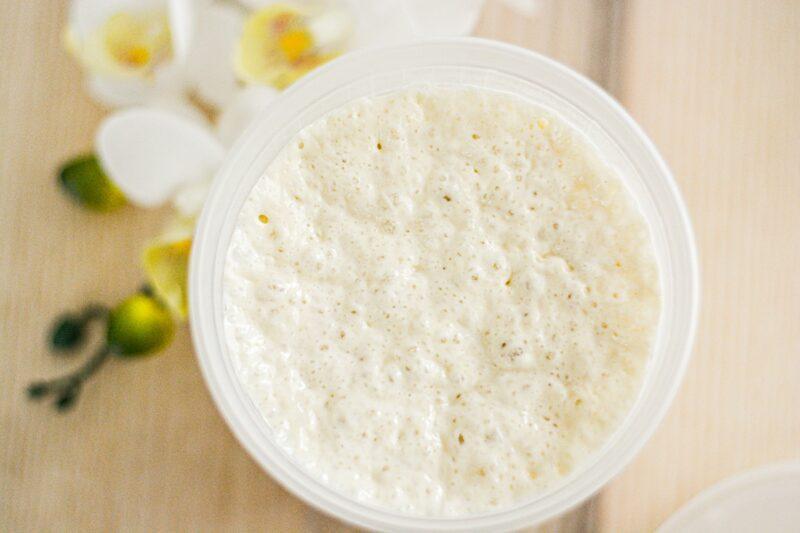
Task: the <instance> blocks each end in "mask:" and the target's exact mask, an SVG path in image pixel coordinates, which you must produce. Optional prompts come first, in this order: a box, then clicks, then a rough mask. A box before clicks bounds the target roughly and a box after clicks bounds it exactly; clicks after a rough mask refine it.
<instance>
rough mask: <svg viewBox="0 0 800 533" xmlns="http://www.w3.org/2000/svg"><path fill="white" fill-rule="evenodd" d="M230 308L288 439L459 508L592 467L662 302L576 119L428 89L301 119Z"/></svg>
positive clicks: (370, 492)
mask: <svg viewBox="0 0 800 533" xmlns="http://www.w3.org/2000/svg"><path fill="white" fill-rule="evenodd" d="M226 261H227V262H226V268H225V287H224V302H225V303H224V306H225V307H224V316H225V322H226V336H227V341H228V346H229V348H230V350H229V352H230V355H231V357H233V358H234V360H235V364H236V367H237V369H238V372H239V376H240V378H241V380H242V382H243V383H244V385H245V387H246V389H247V390H248V392H249V394H250V395H251V396H252V398H253V399H254V401H255V403H256V405H258V406H259V408H260V409H261V411H262V412H263V414H264V416H265V418H266V420H267V421H268V423H269V425H270V426H271V427H272V428H273V430H274V433H275V438H276V441H277V442H278V443H279V444H280V445H281V446H282V447H283V448H284V449H285V450H286V452H287V453H288V454H290V455H291V456H293V457H294V458H295V459H296V460H297V461H298V462H299V463H301V464H303V465H304V466H305V467H306V468H307V469H308V470H309V471H310V472H311V474H312V475H313V476H315V477H316V478H318V479H320V480H321V481H323V482H325V483H328V484H329V485H330V486H332V487H334V488H335V489H338V490H340V491H342V492H344V493H346V494H349V495H351V496H353V497H355V498H358V499H359V500H361V501H364V502H367V503H371V504H375V505H379V506H381V507H385V508H390V509H394V510H399V511H403V512H407V513H411V514H418V515H429V516H463V515H469V514H473V513H479V512H485V511H489V510H492V509H498V508H504V507H508V506H511V505H513V504H514V503H516V502H519V501H521V500H523V499H525V498H526V497H531V496H534V495H536V494H539V493H541V492H542V491H546V490H548V489H549V488H551V487H552V486H553V485H554V484H556V483H557V482H558V481H559V480H560V479H562V478H563V477H564V476H568V475H570V474H571V473H572V472H573V471H574V470H575V469H579V468H580V467H581V464H582V462H583V461H585V460H586V459H587V457H588V456H589V455H590V454H591V453H592V452H593V451H596V450H597V449H598V448H600V447H601V446H602V445H603V444H604V442H605V441H606V440H607V439H608V437H609V436H610V435H611V433H612V432H613V430H614V429H615V428H616V427H617V426H618V425H619V423H620V422H621V421H622V419H623V418H624V417H625V415H626V414H627V412H628V410H629V409H630V408H631V406H632V404H633V401H634V400H635V398H636V395H637V393H638V390H639V387H640V385H641V381H642V378H643V373H644V370H645V367H646V364H647V361H648V358H649V354H650V351H651V347H652V343H653V339H654V335H655V331H656V326H657V322H658V318H659V312H660V298H659V283H658V272H657V266H656V263H655V259H654V254H653V252H652V245H651V242H650V236H649V232H648V229H647V226H646V223H645V221H644V219H643V217H642V216H641V214H640V213H639V212H638V210H637V209H636V207H635V206H634V203H633V201H632V199H631V198H630V196H629V194H628V192H627V191H626V189H625V188H624V186H623V185H622V183H621V181H620V180H619V179H618V177H617V176H615V175H614V174H613V172H612V171H611V170H610V169H609V168H608V167H607V166H606V165H605V164H604V163H603V162H602V160H601V159H600V157H599V156H598V154H596V153H595V149H594V148H593V147H592V146H590V145H589V144H587V143H586V142H585V141H584V140H583V139H582V137H580V136H579V135H578V134H577V133H576V132H575V131H573V130H572V129H571V127H569V126H568V125H567V124H566V123H564V122H563V121H562V120H560V119H559V118H558V117H556V116H554V115H553V114H551V113H549V112H547V111H545V110H544V109H543V108H540V107H538V106H536V105H534V104H533V103H530V102H527V101H524V100H522V99H519V98H517V97H515V96H512V95H508V94H504V93H500V92H493V91H487V90H480V89H472V88H456V87H444V86H441V87H439V86H433V87H426V88H418V89H406V90H403V91H400V92H396V93H392V94H389V95H385V96H381V97H375V98H368V99H359V100H356V101H354V102H352V103H350V104H348V105H346V106H344V107H342V108H340V109H338V110H336V111H334V112H332V113H330V114H329V115H327V116H325V117H323V118H322V119H320V120H318V121H316V122H315V123H313V124H311V125H310V126H308V127H307V128H305V129H304V130H303V131H301V132H300V133H299V134H298V135H297V136H296V137H295V138H294V140H293V141H292V142H291V143H290V144H288V145H287V146H286V147H285V148H284V149H283V150H282V151H281V152H280V154H279V155H278V156H277V158H276V159H275V160H274V162H273V163H272V164H271V165H270V166H269V168H268V169H267V171H266V173H265V175H264V176H263V178H262V179H261V180H260V181H259V182H258V183H257V185H256V186H255V187H254V189H253V190H252V192H251V193H250V195H249V197H248V199H247V200H246V202H245V204H244V207H243V208H242V210H241V213H240V214H239V218H238V222H237V226H236V229H235V230H234V233H233V237H232V240H231V244H230V248H229V250H228V255H227V260H226Z"/></svg>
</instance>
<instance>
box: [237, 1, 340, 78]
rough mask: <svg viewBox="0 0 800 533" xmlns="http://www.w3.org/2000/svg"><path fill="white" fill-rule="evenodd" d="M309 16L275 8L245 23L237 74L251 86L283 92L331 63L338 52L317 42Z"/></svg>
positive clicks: (287, 7) (293, 9) (280, 6)
mask: <svg viewBox="0 0 800 533" xmlns="http://www.w3.org/2000/svg"><path fill="white" fill-rule="evenodd" d="M310 20H311V19H310V18H309V15H308V13H306V12H305V11H302V10H301V9H299V8H298V7H296V6H290V5H284V4H271V5H269V6H267V7H265V8H264V9H261V10H259V11H256V12H255V13H253V14H252V15H251V16H250V18H249V19H248V20H247V21H246V22H245V25H244V29H243V31H242V36H241V39H240V40H239V45H238V48H237V51H236V72H237V74H238V75H239V77H240V78H241V79H242V80H244V81H248V82H251V83H265V84H269V85H272V86H274V87H277V88H279V89H282V88H284V87H286V86H287V85H289V84H291V83H292V82H293V81H295V80H296V79H297V78H299V77H301V76H302V75H303V74H305V73H306V72H308V71H309V70H311V69H313V68H315V67H317V66H319V65H321V64H323V63H325V62H326V61H329V60H330V59H332V58H333V57H335V56H336V55H337V54H338V50H336V49H331V47H330V46H328V47H326V46H324V45H322V43H318V42H317V41H316V40H315V37H314V34H313V33H312V31H311V30H310V28H309V21H310Z"/></svg>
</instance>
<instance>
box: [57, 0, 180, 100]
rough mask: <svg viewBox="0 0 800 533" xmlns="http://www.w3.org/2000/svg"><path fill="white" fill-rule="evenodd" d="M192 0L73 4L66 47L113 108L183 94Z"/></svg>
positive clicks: (95, 93)
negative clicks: (182, 67) (182, 73)
mask: <svg viewBox="0 0 800 533" xmlns="http://www.w3.org/2000/svg"><path fill="white" fill-rule="evenodd" d="M190 2H191V0H73V2H72V3H71V5H70V10H69V21H68V26H67V29H66V31H65V34H64V39H65V44H66V46H67V48H68V49H69V50H70V52H72V54H73V55H74V56H75V57H76V58H77V59H78V60H79V61H80V63H81V64H82V65H83V66H84V68H85V69H86V71H87V73H88V77H89V79H88V82H89V83H88V85H89V90H90V92H91V93H92V95H93V96H95V97H96V98H97V99H98V100H100V101H101V102H102V103H104V104H106V105H110V106H122V105H131V104H136V103H141V102H145V101H148V100H151V99H154V98H155V97H156V96H161V97H165V96H167V95H175V94H178V93H179V92H180V91H181V88H182V82H183V80H182V75H181V72H180V68H179V66H178V65H179V64H180V63H181V62H182V61H183V60H184V59H185V56H186V54H187V52H188V49H189V41H190V39H191V27H190V19H191V16H189V13H190V11H191V4H190Z"/></svg>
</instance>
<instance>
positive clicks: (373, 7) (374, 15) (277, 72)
mask: <svg viewBox="0 0 800 533" xmlns="http://www.w3.org/2000/svg"><path fill="white" fill-rule="evenodd" d="M483 1H484V0H381V1H376V0H338V1H316V2H315V1H305V2H304V1H298V0H295V1H293V2H292V1H289V2H274V1H270V0H242V3H243V4H244V5H246V6H247V7H248V8H250V9H252V10H253V12H252V13H251V15H250V16H249V18H248V19H247V21H246V22H245V24H244V26H243V28H242V35H241V38H240V39H239V44H238V46H237V50H236V73H237V74H238V76H239V78H240V79H241V80H243V81H245V82H247V83H257V84H264V85H272V86H273V87H277V88H279V89H282V88H284V87H286V86H288V85H289V84H291V83H292V82H294V81H295V80H296V79H297V78H299V77H301V76H303V75H304V74H306V73H307V72H308V71H310V70H312V69H314V68H316V67H317V66H319V65H321V64H323V63H325V62H327V61H329V60H330V59H332V58H334V57H336V56H337V55H339V54H341V53H342V52H344V51H345V50H347V49H352V48H359V47H363V46H370V45H383V44H394V43H402V42H410V41H414V40H418V39H424V38H432V37H451V36H459V35H467V34H469V33H470V32H472V30H473V29H474V27H475V24H476V22H477V20H478V16H479V15H480V11H481V8H482V7H483Z"/></svg>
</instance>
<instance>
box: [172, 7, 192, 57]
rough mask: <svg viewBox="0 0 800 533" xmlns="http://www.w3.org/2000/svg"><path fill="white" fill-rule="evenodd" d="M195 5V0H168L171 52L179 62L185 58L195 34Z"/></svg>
mask: <svg viewBox="0 0 800 533" xmlns="http://www.w3.org/2000/svg"><path fill="white" fill-rule="evenodd" d="M196 6H197V0H169V27H170V35H171V37H172V53H173V55H174V57H175V60H176V61H177V62H179V63H182V62H184V61H185V60H186V57H187V55H188V54H189V49H190V47H191V45H192V39H193V37H195V36H196V34H197V27H196V24H197V22H196V16H195V8H196Z"/></svg>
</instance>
